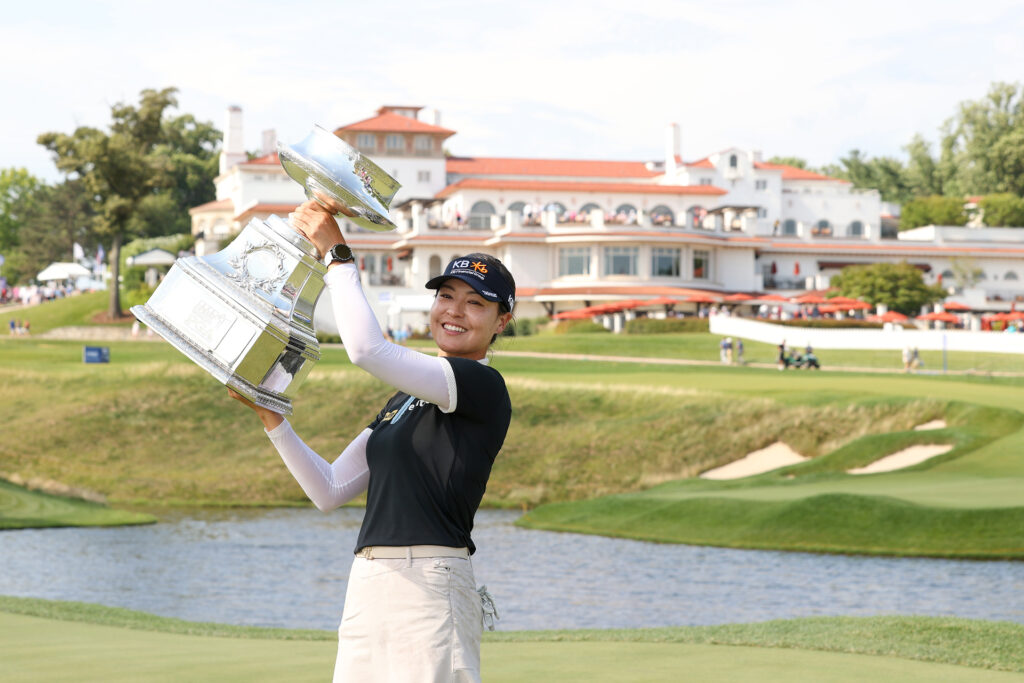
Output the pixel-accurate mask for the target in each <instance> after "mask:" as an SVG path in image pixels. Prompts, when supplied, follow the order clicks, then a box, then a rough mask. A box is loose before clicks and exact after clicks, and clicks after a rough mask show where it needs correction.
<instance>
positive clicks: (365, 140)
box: [356, 133, 377, 152]
mask: <svg viewBox="0 0 1024 683" xmlns="http://www.w3.org/2000/svg"><path fill="white" fill-rule="evenodd" d="M356 147H358V148H359V149H365V150H367V151H370V152H372V151H374V150H375V149H377V136H376V135H374V134H373V133H360V134H359V135H357V136H356Z"/></svg>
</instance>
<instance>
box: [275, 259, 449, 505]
mask: <svg viewBox="0 0 1024 683" xmlns="http://www.w3.org/2000/svg"><path fill="white" fill-rule="evenodd" d="M324 283H325V284H326V285H327V289H328V291H329V293H330V297H331V305H332V308H333V310H334V319H335V321H337V324H338V332H339V333H340V334H341V340H342V343H343V344H344V345H345V351H346V352H347V353H348V357H349V360H351V361H352V362H353V363H354V364H355V365H357V366H359V367H360V368H362V369H364V370H366V371H367V372H369V373H370V374H372V375H373V376H375V377H377V378H378V379H380V380H383V381H384V382H387V383H388V384H390V385H391V386H393V387H395V388H396V389H398V390H399V391H403V392H405V393H407V394H409V395H410V396H415V397H416V398H419V399H423V400H425V401H427V402H429V403H433V404H435V405H437V406H438V407H439V408H441V410H443V411H444V412H452V411H454V410H455V406H456V403H457V394H456V388H455V374H454V372H453V371H452V368H451V365H449V363H448V361H445V360H443V359H441V358H439V357H436V356H428V355H425V354H422V353H419V352H418V351H413V350H412V349H408V348H406V347H404V346H400V345H398V344H395V343H393V342H389V341H388V340H387V339H386V338H385V337H384V334H383V333H382V332H381V329H380V325H378V324H377V319H376V317H375V316H374V314H373V309H371V308H370V304H369V303H368V302H367V301H366V297H365V295H364V294H363V289H362V286H361V284H360V282H359V269H358V268H356V266H355V264H341V265H336V266H334V267H332V268H331V269H330V270H329V271H328V273H327V275H326V276H324ZM372 433H373V432H372V431H371V430H370V429H364V430H363V431H362V432H360V433H359V435H358V436H357V437H356V438H355V439H353V440H352V442H351V443H349V444H348V446H346V447H345V450H344V451H342V453H341V455H339V456H338V458H337V459H336V460H335V461H334V462H333V463H328V462H327V461H326V460H325V459H324V458H323V457H322V456H320V454H318V453H317V452H316V451H314V450H313V449H312V448H310V447H309V446H308V445H307V444H306V443H305V442H304V441H303V440H302V439H301V438H299V436H298V434H296V433H295V430H294V429H292V427H291V425H290V424H289V423H288V421H287V420H285V421H284V422H282V423H281V424H280V425H278V426H277V427H275V428H274V429H271V430H268V431H267V435H268V436H269V437H270V441H271V443H273V444H274V447H275V448H276V449H277V452H278V453H279V454H280V455H281V459H282V460H284V463H285V465H286V466H287V467H288V471H289V472H291V473H292V476H293V477H295V480H296V481H297V482H298V483H299V485H300V486H301V487H302V490H303V491H304V492H305V493H306V495H307V496H308V497H309V499H310V500H311V501H313V504H314V505H316V506H317V508H318V509H320V510H323V511H325V512H326V511H327V510H332V509H334V508H336V507H338V506H339V505H344V504H345V503H347V502H348V501H350V500H352V499H353V498H355V497H356V496H358V495H359V494H360V493H362V492H363V491H365V490H366V487H367V485H368V483H369V481H370V471H369V468H368V467H367V465H366V442H367V441H368V440H369V438H370V434H372Z"/></svg>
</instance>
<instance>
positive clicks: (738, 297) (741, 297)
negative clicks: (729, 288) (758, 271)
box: [722, 292, 754, 301]
mask: <svg viewBox="0 0 1024 683" xmlns="http://www.w3.org/2000/svg"><path fill="white" fill-rule="evenodd" d="M753 298H754V297H752V296H750V295H749V294H744V293H743V292H736V293H735V294H730V295H729V296H727V297H724V298H723V299H722V301H750V300H751V299H753Z"/></svg>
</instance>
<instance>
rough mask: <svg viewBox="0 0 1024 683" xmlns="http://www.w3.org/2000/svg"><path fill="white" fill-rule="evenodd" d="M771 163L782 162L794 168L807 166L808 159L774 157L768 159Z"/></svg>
mask: <svg viewBox="0 0 1024 683" xmlns="http://www.w3.org/2000/svg"><path fill="white" fill-rule="evenodd" d="M768 163H769V164H782V165H783V166H792V167H794V168H807V161H806V160H805V159H801V158H800V157H772V158H771V159H769V160H768Z"/></svg>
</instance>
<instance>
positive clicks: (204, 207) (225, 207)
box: [188, 199, 235, 214]
mask: <svg viewBox="0 0 1024 683" xmlns="http://www.w3.org/2000/svg"><path fill="white" fill-rule="evenodd" d="M234 210H235V203H234V202H233V201H231V200H230V199H218V200H216V201H212V202H206V203H205V204H200V205H199V206H193V207H192V208H191V209H189V210H188V212H189V213H190V214H196V213H205V212H207V211H234Z"/></svg>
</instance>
